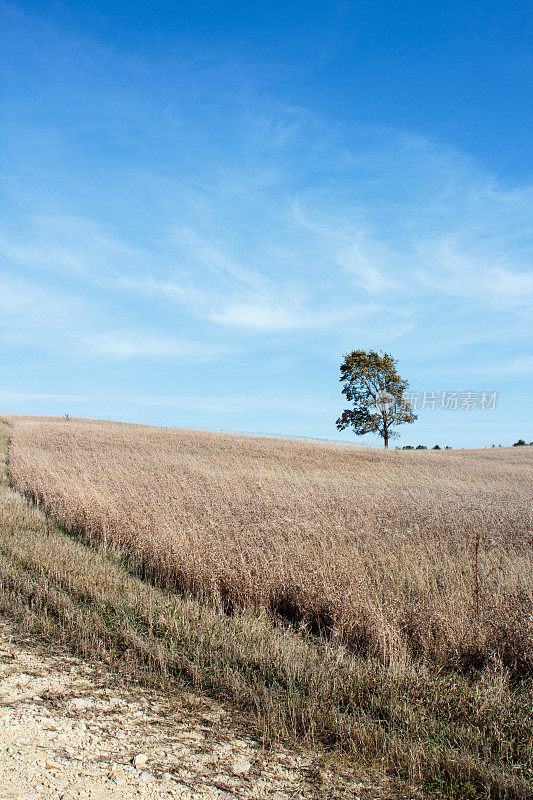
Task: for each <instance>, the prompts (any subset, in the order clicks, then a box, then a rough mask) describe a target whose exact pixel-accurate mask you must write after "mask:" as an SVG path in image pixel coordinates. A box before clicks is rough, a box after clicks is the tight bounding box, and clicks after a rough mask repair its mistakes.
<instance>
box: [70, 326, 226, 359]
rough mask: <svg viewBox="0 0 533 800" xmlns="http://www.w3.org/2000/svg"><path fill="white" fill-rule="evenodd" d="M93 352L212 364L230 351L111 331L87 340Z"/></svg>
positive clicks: (115, 357)
mask: <svg viewBox="0 0 533 800" xmlns="http://www.w3.org/2000/svg"><path fill="white" fill-rule="evenodd" d="M84 344H85V345H86V347H87V348H88V349H89V350H92V351H93V352H95V353H97V354H99V355H102V356H105V357H109V358H112V359H124V358H133V357H138V356H142V357H146V358H163V359H171V360H181V361H194V362H199V361H211V360H213V359H215V358H218V357H219V356H220V355H221V354H222V353H225V352H227V350H226V348H224V347H222V346H221V345H213V344H203V343H200V342H193V341H184V340H181V339H176V338H174V337H172V336H161V335H150V334H144V335H143V334H140V333H137V332H130V333H125V332H121V331H111V332H105V333H98V334H94V335H92V336H89V337H87V338H86V339H85V340H84Z"/></svg>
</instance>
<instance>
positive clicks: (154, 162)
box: [0, 2, 533, 447]
mask: <svg viewBox="0 0 533 800" xmlns="http://www.w3.org/2000/svg"><path fill="white" fill-rule="evenodd" d="M0 13H1V30H2V42H1V43H0V44H1V47H0V51H1V55H0V59H1V70H2V72H1V75H2V77H1V84H2V131H1V134H0V135H1V165H0V167H1V175H2V180H1V187H0V264H1V266H0V339H1V353H2V371H1V381H0V410H3V411H5V412H9V413H35V414H60V415H62V414H63V413H66V412H68V413H70V414H71V415H76V416H87V417H98V418H114V419H122V420H128V421H135V422H148V423H154V424H165V425H174V426H180V427H181V426H185V427H204V428H212V429H224V430H242V431H250V432H265V433H274V434H287V435H297V436H299V435H305V436H313V437H323V438H339V439H343V440H350V441H352V440H354V437H353V435H352V434H350V433H349V432H343V433H338V432H337V431H336V429H335V419H336V418H337V416H338V415H339V413H340V412H341V411H342V409H343V407H344V406H343V398H342V396H341V394H340V385H339V383H338V374H339V364H340V361H341V359H342V356H343V354H344V353H346V352H348V351H349V350H352V349H355V348H373V349H382V350H385V351H387V352H390V353H392V354H393V355H394V356H395V357H396V358H397V359H398V362H399V369H400V372H401V374H402V375H403V376H404V377H406V378H407V379H408V380H409V382H410V385H411V388H412V390H414V391H417V392H419V399H418V403H419V407H420V404H422V402H423V393H424V392H426V393H428V395H429V393H435V394H436V395H439V397H440V393H442V392H446V393H450V392H457V393H458V405H459V408H458V409H456V410H454V409H440V408H439V407H438V406H439V405H440V402H437V403H436V406H437V408H435V409H432V408H429V407H427V408H425V409H424V410H421V411H420V413H419V419H418V421H417V422H416V423H415V424H413V425H407V426H403V427H402V428H400V429H399V431H400V432H401V438H400V440H399V444H417V443H418V442H423V443H425V444H427V445H432V444H434V443H435V442H439V443H440V444H441V445H444V444H450V445H452V446H468V447H475V446H485V445H490V444H492V443H496V444H499V443H502V444H510V443H512V442H513V441H516V439H517V438H519V437H524V438H526V439H528V440H532V439H533V424H532V413H531V408H532V402H531V397H532V394H533V351H532V348H531V344H532V338H533V337H532V328H533V322H532V315H531V311H530V309H531V304H532V299H533V271H532V269H531V264H532V258H531V256H532V250H533V246H532V244H533V235H532V216H533V214H532V211H533V168H532V167H533V149H532V148H531V139H532V133H533V124H532V123H533V113H532V104H531V97H532V89H533V54H532V49H531V41H532V39H531V33H532V27H533V25H532V22H533V14H532V12H531V10H529V11H528V4H527V3H525V2H524V3H522V2H510V3H507V4H503V3H496V2H478V3H469V2H461V3H458V2H446V3H445V2H429V3H428V2H425V3H419V2H409V3H407V2H402V3H399V2H382V3H376V2H340V3H323V2H320V3H313V2H305V3H303V2H291V3H285V4H282V3H279V2H278V3H276V2H270V3H254V2H246V3H244V2H242V3H241V2H234V3H231V4H228V3H209V2H206V3H202V4H200V5H198V4H196V3H194V4H193V3H154V4H146V3H136V2H128V3H126V2H123V3H116V2H106V3H102V2H100V3H99V2H96V3H91V4H90V7H89V4H87V3H85V2H84V3H81V2H80V3H78V2H69V3H62V2H52V3H50V2H46V3H44V2H27V3H11V4H10V3H8V4H6V3H1V4H0ZM467 391H470V392H475V393H478V394H477V398H478V403H477V405H478V406H479V405H480V398H481V393H482V392H487V393H488V392H498V401H497V404H496V408H495V409H484V410H482V409H481V408H479V407H478V408H474V409H461V408H460V406H461V397H462V393H464V392H467ZM447 396H449V395H447ZM357 441H358V442H359V443H362V444H378V443H379V442H378V439H377V438H372V437H371V436H367V437H364V438H361V439H357Z"/></svg>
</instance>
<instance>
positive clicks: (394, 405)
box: [337, 350, 417, 448]
mask: <svg viewBox="0 0 533 800" xmlns="http://www.w3.org/2000/svg"><path fill="white" fill-rule="evenodd" d="M340 380H341V382H342V383H343V384H344V386H343V389H342V393H343V394H344V395H345V396H346V399H347V400H348V401H349V402H350V403H352V405H353V408H347V409H345V410H344V411H343V412H342V416H340V417H339V419H338V420H337V428H338V429H339V430H340V431H342V430H344V429H345V428H348V427H350V426H351V427H352V428H353V429H354V431H355V433H356V434H357V435H358V436H364V434H365V433H379V435H380V436H382V437H383V444H384V445H385V447H386V448H387V447H388V446H389V439H392V438H394V437H397V436H398V434H397V433H396V432H395V431H392V430H391V427H392V426H393V425H400V424H401V423H402V422H414V421H415V419H416V418H417V417H416V414H413V412H412V410H411V406H410V405H409V403H407V402H406V401H405V400H404V398H403V394H404V392H405V390H406V389H407V386H408V383H407V381H404V380H402V379H401V378H400V376H399V375H398V372H397V371H396V361H395V359H394V358H393V357H392V356H390V355H389V354H388V353H381V354H380V353H376V352H375V351H374V350H369V351H368V353H366V352H365V351H364V350H353V351H352V352H351V353H348V355H346V356H344V361H343V362H342V364H341V377H340Z"/></svg>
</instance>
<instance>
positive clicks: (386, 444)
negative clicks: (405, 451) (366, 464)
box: [383, 428, 389, 450]
mask: <svg viewBox="0 0 533 800" xmlns="http://www.w3.org/2000/svg"><path fill="white" fill-rule="evenodd" d="M383 445H384V447H385V450H388V449H389V432H388V430H387V428H385V430H384V431H383Z"/></svg>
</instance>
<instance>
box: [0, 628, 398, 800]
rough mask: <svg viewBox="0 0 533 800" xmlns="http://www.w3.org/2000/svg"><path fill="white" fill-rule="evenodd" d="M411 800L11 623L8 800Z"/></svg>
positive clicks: (3, 779)
mask: <svg viewBox="0 0 533 800" xmlns="http://www.w3.org/2000/svg"><path fill="white" fill-rule="evenodd" d="M401 796H403V797H411V796H413V797H414V795H405V794H403V795H401V794H398V793H397V792H396V793H392V791H391V790H390V789H389V790H387V788H386V787H384V786H381V787H380V788H378V787H377V786H375V785H371V783H369V782H368V781H365V780H354V777H353V775H349V773H346V772H343V771H342V770H341V769H340V768H338V767H337V768H335V767H334V766H329V767H325V766H324V765H323V764H322V765H320V763H319V761H318V760H317V758H316V756H315V755H314V754H312V753H309V752H306V753H304V752H298V751H296V750H289V749H286V748H282V747H279V746H277V747H276V748H275V749H274V750H273V751H269V752H264V751H263V750H262V749H261V747H260V745H259V744H258V743H257V742H255V741H254V740H253V739H251V738H249V736H247V735H246V733H245V732H243V731H240V732H239V727H238V722H237V721H236V720H235V719H234V718H232V712H231V710H226V709H224V708H223V707H222V706H221V705H219V704H217V703H215V702H214V701H211V700H208V699H205V698H201V697H198V696H195V695H193V694H189V693H183V692H179V693H176V694H168V693H162V692H161V693H160V692H156V691H153V690H151V689H146V688H143V687H139V686H137V685H135V684H127V683H125V682H124V681H121V680H120V679H119V678H117V676H116V675H114V674H112V673H110V672H109V670H108V669H107V668H106V666H105V665H104V664H99V663H93V662H91V663H89V662H87V661H84V660H83V659H80V658H78V657H77V656H75V655H73V654H72V652H70V651H69V650H67V649H66V648H64V647H63V646H51V645H50V644H49V643H45V642H39V641H35V640H34V639H30V638H28V637H27V636H23V635H22V634H21V633H20V631H18V629H16V628H15V627H14V626H13V625H11V624H10V623H9V622H7V621H5V620H0V800H4V799H5V798H13V800H14V799H15V798H16V799H17V800H48V799H50V800H52V799H53V800H60V798H63V800H99V799H100V798H102V800H103V798H106V800H107V798H109V800H111V798H113V800H126V799H128V800H130V799H131V798H135V797H142V798H147V799H148V798H150V800H152V798H157V799H158V800H167V799H168V800H170V799H171V798H180V799H181V800H192V798H198V800H200V798H201V799H202V800H207V798H209V800H235V798H250V800H251V799H252V798H280V800H285V799H287V800H288V798H291V800H298V798H302V800H303V799H304V798H305V800H308V798H324V799H325V798H331V799H333V798H352V799H353V800H355V799H356V798H380V800H381V799H382V798H389V797H395V798H398V797H401Z"/></svg>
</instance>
